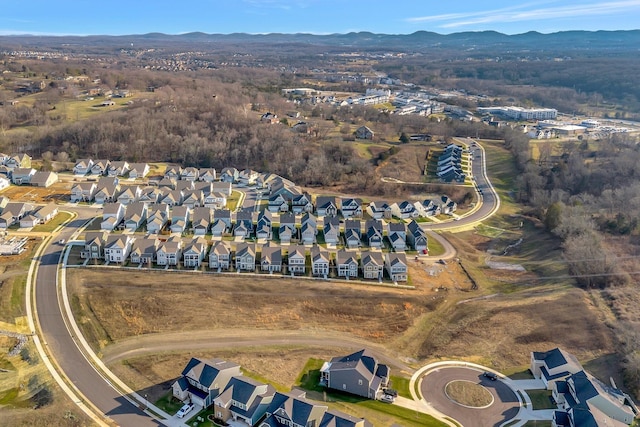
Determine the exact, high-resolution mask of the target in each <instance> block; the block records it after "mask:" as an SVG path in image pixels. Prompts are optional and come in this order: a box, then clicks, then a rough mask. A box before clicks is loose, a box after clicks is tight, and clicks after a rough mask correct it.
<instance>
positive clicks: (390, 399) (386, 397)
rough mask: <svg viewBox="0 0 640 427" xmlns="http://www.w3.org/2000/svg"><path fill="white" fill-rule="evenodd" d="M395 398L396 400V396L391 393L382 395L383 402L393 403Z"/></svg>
mask: <svg viewBox="0 0 640 427" xmlns="http://www.w3.org/2000/svg"><path fill="white" fill-rule="evenodd" d="M394 400H396V398H395V397H393V396H391V395H389V394H383V395H382V396H381V397H380V401H381V402H386V403H393V401H394Z"/></svg>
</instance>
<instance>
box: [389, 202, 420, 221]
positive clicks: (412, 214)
mask: <svg viewBox="0 0 640 427" xmlns="http://www.w3.org/2000/svg"><path fill="white" fill-rule="evenodd" d="M391 212H392V214H393V216H395V217H396V218H400V219H410V218H417V217H418V216H420V213H419V212H418V211H417V210H416V207H415V205H414V204H413V203H411V202H410V201H408V200H404V201H402V202H400V203H394V204H392V205H391Z"/></svg>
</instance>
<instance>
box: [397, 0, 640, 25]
mask: <svg viewBox="0 0 640 427" xmlns="http://www.w3.org/2000/svg"><path fill="white" fill-rule="evenodd" d="M547 3H548V2H547ZM534 6H537V8H535V9H530V8H531V7H534ZM539 6H540V3H539V2H538V3H535V4H533V3H529V4H526V5H520V6H513V7H508V8H502V9H494V10H486V11H479V12H469V13H452V14H443V15H432V16H422V17H414V18H408V19H407V21H408V22H414V23H420V22H436V23H440V25H439V27H440V28H459V27H468V26H473V25H478V24H492V23H504V22H520V21H538V20H549V19H562V18H579V17H584V16H597V15H611V14H616V13H629V12H630V10H631V9H640V0H625V1H613V2H599V3H591V4H579V5H577V4H576V5H568V6H557V7H546V8H540V7H539Z"/></svg>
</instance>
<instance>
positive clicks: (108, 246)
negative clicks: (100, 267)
mask: <svg viewBox="0 0 640 427" xmlns="http://www.w3.org/2000/svg"><path fill="white" fill-rule="evenodd" d="M133 240H134V239H133V237H131V236H129V235H126V234H110V235H109V236H107V241H106V242H105V244H104V260H105V261H107V262H116V263H120V264H122V263H124V262H125V261H126V260H127V257H128V256H129V253H130V252H131V247H132V244H133Z"/></svg>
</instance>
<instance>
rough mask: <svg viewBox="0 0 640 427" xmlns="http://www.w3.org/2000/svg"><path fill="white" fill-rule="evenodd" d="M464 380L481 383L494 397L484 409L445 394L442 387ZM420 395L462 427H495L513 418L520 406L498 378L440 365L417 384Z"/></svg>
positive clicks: (467, 369)
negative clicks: (463, 403) (465, 404)
mask: <svg viewBox="0 0 640 427" xmlns="http://www.w3.org/2000/svg"><path fill="white" fill-rule="evenodd" d="M456 380H467V381H471V382H473V383H476V384H481V385H482V386H484V387H485V388H486V389H487V390H488V391H489V392H490V393H491V394H492V395H493V398H494V402H493V404H492V405H491V406H489V407H488V408H483V409H478V408H467V407H464V406H461V405H459V404H457V403H455V402H453V401H451V400H449V398H448V397H447V396H446V395H445V393H444V388H445V386H446V385H447V384H448V383H450V382H451V381H456ZM420 391H421V393H422V396H423V398H424V399H425V400H426V401H427V403H429V404H430V405H431V406H433V407H434V408H435V409H437V410H438V411H440V412H442V413H443V414H445V415H447V416H449V417H451V418H453V419H455V420H456V421H458V422H459V423H460V424H462V425H463V426H464V427H488V426H495V427H498V426H500V425H501V424H503V423H504V422H506V421H508V420H510V419H512V418H514V417H515V416H516V415H517V414H518V411H519V409H520V402H519V400H518V397H517V396H516V394H515V393H514V392H513V390H511V388H510V387H509V386H507V385H506V384H504V383H503V382H502V381H500V380H497V381H491V380H489V379H488V378H484V377H483V376H482V372H480V371H478V370H475V369H471V368H464V367H442V368H438V369H434V370H433V371H430V372H429V373H428V374H427V375H425V376H424V377H423V380H422V383H421V384H420Z"/></svg>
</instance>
